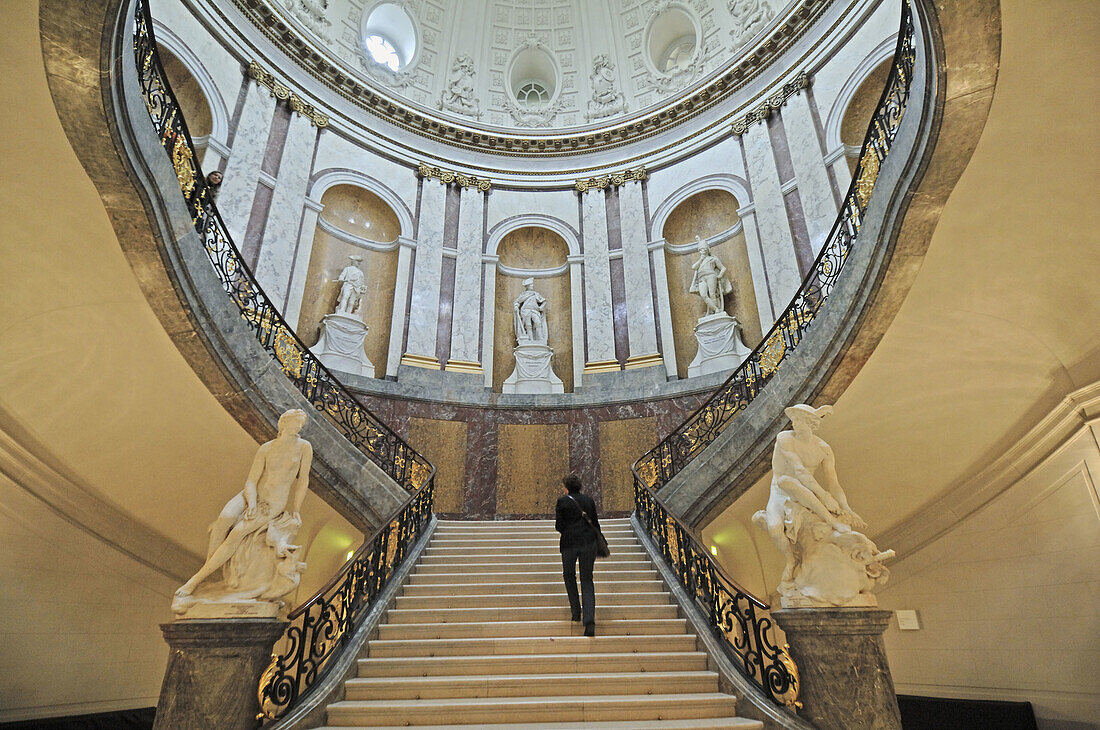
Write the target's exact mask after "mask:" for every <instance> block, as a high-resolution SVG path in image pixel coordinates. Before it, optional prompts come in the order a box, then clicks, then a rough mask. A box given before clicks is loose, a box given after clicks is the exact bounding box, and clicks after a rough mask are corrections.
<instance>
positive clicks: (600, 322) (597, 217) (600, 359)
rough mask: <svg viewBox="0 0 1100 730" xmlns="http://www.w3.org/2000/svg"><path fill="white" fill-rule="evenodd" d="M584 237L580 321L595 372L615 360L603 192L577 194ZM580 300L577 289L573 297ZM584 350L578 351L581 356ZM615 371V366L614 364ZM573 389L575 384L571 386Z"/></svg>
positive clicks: (592, 191)
mask: <svg viewBox="0 0 1100 730" xmlns="http://www.w3.org/2000/svg"><path fill="white" fill-rule="evenodd" d="M580 196H581V230H582V231H583V236H584V310H585V311H584V321H585V338H586V340H587V342H588V351H587V352H588V355H587V362H589V363H594V364H595V367H596V369H597V370H598V369H599V368H600V367H601V364H602V365H603V366H607V365H608V363H610V362H612V361H614V360H615V324H614V310H613V309H612V304H611V262H610V260H609V259H608V250H607V207H606V198H605V196H604V193H603V190H600V189H597V188H593V189H590V190H588V191H586V192H583V193H580ZM573 296H574V298H580V290H578V291H576V292H575V293H574V294H573ZM584 352H585V351H584V349H583V348H582V349H581V353H582V354H583V353H584ZM615 369H616V370H618V369H619V368H618V364H617V363H616V364H615ZM574 387H577V384H576V383H574Z"/></svg>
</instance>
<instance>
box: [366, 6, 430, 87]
mask: <svg viewBox="0 0 1100 730" xmlns="http://www.w3.org/2000/svg"><path fill="white" fill-rule="evenodd" d="M362 34H363V48H364V49H365V50H366V52H367V55H368V56H369V57H370V58H371V60H373V61H374V62H375V63H377V64H379V65H382V66H385V67H386V68H388V69H390V70H391V71H400V70H401V69H403V68H405V67H406V66H408V65H409V64H411V63H412V61H413V58H414V57H415V55H416V50H417V33H416V26H415V25H414V24H413V20H412V18H411V17H410V16H409V14H408V13H407V12H406V11H405V9H404V8H402V7H401V6H400V5H397V4H396V3H386V2H384V3H381V4H379V5H376V6H375V7H374V8H373V9H371V10H370V11H369V12H368V13H366V14H365V15H364V20H363V29H362Z"/></svg>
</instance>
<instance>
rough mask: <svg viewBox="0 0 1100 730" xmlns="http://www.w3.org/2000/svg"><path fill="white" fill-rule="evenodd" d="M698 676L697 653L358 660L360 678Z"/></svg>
mask: <svg viewBox="0 0 1100 730" xmlns="http://www.w3.org/2000/svg"><path fill="white" fill-rule="evenodd" d="M609 668H613V669H614V670H615V671H617V672H699V671H703V670H705V669H706V668H707V655H706V653H705V652H701V651H682V652H673V651H668V652H637V653H621V654H532V655H527V656H491V655H490V656H445V657H444V656H435V657H371V658H367V659H360V660H359V672H358V673H359V676H360V677H437V676H449V677H454V676H463V675H467V676H468V675H489V674H492V675H501V674H507V675H511V674H536V673H545V674H559V673H564V672H596V671H603V670H607V669H609Z"/></svg>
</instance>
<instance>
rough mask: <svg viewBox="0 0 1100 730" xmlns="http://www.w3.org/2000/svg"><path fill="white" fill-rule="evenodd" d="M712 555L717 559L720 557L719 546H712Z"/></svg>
mask: <svg viewBox="0 0 1100 730" xmlns="http://www.w3.org/2000/svg"><path fill="white" fill-rule="evenodd" d="M710 554H711V555H713V556H715V557H718V546H717V545H711V546H710Z"/></svg>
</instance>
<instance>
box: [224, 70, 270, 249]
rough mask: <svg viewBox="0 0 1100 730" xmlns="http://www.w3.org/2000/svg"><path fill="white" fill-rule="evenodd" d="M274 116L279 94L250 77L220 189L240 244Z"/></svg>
mask: <svg viewBox="0 0 1100 730" xmlns="http://www.w3.org/2000/svg"><path fill="white" fill-rule="evenodd" d="M274 116H275V97H274V96H272V95H271V92H270V91H268V89H267V87H265V86H261V85H260V84H258V83H256V82H255V81H249V83H248V90H247V91H246V92H245V97H244V107H243V108H242V109H241V118H240V121H239V122H237V129H236V132H235V133H234V135H233V147H232V149H230V151H229V162H228V163H227V164H226V167H225V179H224V180H223V181H222V187H221V190H220V191H219V192H218V211H219V212H220V213H221V215H222V218H223V219H224V220H225V225H226V226H227V227H228V228H229V235H230V236H231V237H232V239H233V241H234V243H236V244H237V245H238V246H239V245H241V243H242V242H243V241H244V232H245V229H246V228H247V227H248V219H249V218H250V217H251V215H252V201H253V199H254V198H255V197H256V183H257V181H258V180H259V179H260V165H261V164H263V161H264V153H265V152H266V151H267V137H268V134H269V133H270V131H271V120H272V119H273V118H274Z"/></svg>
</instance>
